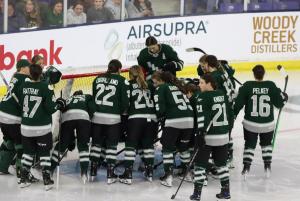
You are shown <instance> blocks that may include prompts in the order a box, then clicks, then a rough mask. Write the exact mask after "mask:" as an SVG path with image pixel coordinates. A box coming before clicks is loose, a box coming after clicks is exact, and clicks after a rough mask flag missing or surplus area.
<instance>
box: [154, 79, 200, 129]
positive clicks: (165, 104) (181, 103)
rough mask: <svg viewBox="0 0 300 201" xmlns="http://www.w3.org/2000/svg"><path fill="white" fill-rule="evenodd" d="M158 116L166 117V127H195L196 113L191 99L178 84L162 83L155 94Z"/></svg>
mask: <svg viewBox="0 0 300 201" xmlns="http://www.w3.org/2000/svg"><path fill="white" fill-rule="evenodd" d="M154 101H155V109H156V114H157V116H158V118H160V117H165V118H166V121H165V127H173V128H182V129H184V128H193V127H194V126H193V125H194V114H193V109H192V106H191V105H190V101H189V100H188V98H187V97H186V95H185V94H183V93H182V92H181V91H180V90H179V89H178V87H177V86H174V85H172V84H169V83H165V84H162V85H160V86H159V87H158V88H157V89H156V91H155V95H154Z"/></svg>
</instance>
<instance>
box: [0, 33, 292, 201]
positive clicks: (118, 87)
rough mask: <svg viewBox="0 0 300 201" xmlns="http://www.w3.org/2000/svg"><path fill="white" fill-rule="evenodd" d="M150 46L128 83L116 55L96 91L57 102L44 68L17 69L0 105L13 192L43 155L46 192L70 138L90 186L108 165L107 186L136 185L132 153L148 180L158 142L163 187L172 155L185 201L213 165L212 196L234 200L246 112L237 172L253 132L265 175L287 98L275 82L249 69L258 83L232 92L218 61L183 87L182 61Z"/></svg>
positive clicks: (1, 161)
mask: <svg viewBox="0 0 300 201" xmlns="http://www.w3.org/2000/svg"><path fill="white" fill-rule="evenodd" d="M146 46H147V47H146V48H145V49H143V50H142V51H141V52H140V55H139V57H138V58H137V60H138V64H139V65H134V66H132V67H130V68H129V80H126V79H125V78H124V77H123V76H121V74H120V73H121V68H122V64H121V62H120V61H119V60H116V59H113V60H111V61H110V62H109V64H108V68H107V71H106V73H104V74H101V75H99V76H97V77H96V78H95V80H94V81H93V85H92V94H85V93H83V92H82V91H81V90H78V91H75V92H74V93H73V94H72V96H70V97H69V98H67V99H66V100H65V99H63V98H61V97H59V98H57V97H55V95H54V92H53V88H52V87H51V85H49V79H45V77H47V76H46V75H45V74H43V73H42V71H43V68H42V66H41V65H40V64H38V63H29V62H28V61H27V60H24V59H21V60H19V61H18V63H17V72H16V73H15V74H14V76H13V78H12V79H11V81H10V85H9V90H8V92H7V94H6V95H5V96H4V98H3V99H2V101H1V103H0V123H1V130H2V133H3V143H2V145H1V147H0V172H1V173H8V167H9V166H10V164H11V163H12V161H13V160H14V158H15V160H16V162H15V163H16V171H17V177H18V178H19V180H18V183H19V186H20V187H21V188H24V187H27V186H29V185H30V184H31V183H33V182H36V181H37V179H36V178H34V177H33V176H32V174H31V173H30V169H31V168H32V165H33V163H34V161H35V159H36V158H39V163H40V166H41V167H42V175H43V181H44V186H45V188H46V190H49V189H50V188H51V187H52V186H53V184H54V181H53V179H52V174H53V172H54V170H55V168H56V166H57V165H58V164H59V162H60V160H61V159H62V157H63V156H64V155H65V153H66V152H67V151H68V150H72V149H73V148H72V146H73V144H74V141H75V140H76V141H77V143H76V144H77V148H78V151H79V162H80V168H81V177H82V180H83V182H84V183H85V182H87V180H88V175H89V177H90V181H94V180H95V178H96V176H97V170H98V168H99V166H100V165H101V164H103V163H104V161H105V163H106V164H107V183H108V184H112V183H115V182H116V181H118V180H119V181H120V182H121V183H125V184H132V172H133V164H134V161H135V158H136V154H137V153H138V154H139V155H140V157H141V159H142V162H143V164H144V169H143V171H144V176H145V179H146V180H147V181H152V180H153V171H154V152H155V150H154V143H155V142H156V141H158V140H159V141H160V143H161V144H162V155H163V167H164V175H162V176H161V177H160V180H161V184H162V185H164V186H167V187H171V186H172V182H173V174H174V168H175V167H174V157H175V155H179V158H180V163H181V165H180V169H181V172H180V173H179V174H180V176H182V177H185V179H187V180H190V181H193V182H194V191H193V193H192V195H191V196H190V199H191V200H200V198H201V192H202V187H203V186H204V185H206V181H207V174H208V172H209V171H211V170H212V169H214V170H215V172H216V175H217V176H218V178H219V179H220V183H221V192H220V193H218V194H216V197H217V198H218V199H219V200H230V198H231V196H230V182H229V181H230V179H229V168H230V167H231V166H232V164H231V162H232V159H233V149H232V145H233V143H232V135H231V131H232V129H233V126H234V120H235V117H236V116H237V115H238V113H239V112H240V110H242V108H245V115H244V120H243V127H244V139H245V147H244V155H243V164H244V168H243V171H242V174H243V175H244V176H245V178H246V175H247V174H248V172H249V171H250V167H251V163H252V160H253V157H254V149H255V147H256V143H257V138H258V136H259V137H260V145H261V147H262V157H263V161H264V169H265V171H266V174H267V176H269V175H270V171H271V162H272V139H273V133H274V126H275V124H274V112H273V110H274V109H273V108H274V106H275V107H277V108H282V107H283V106H284V104H285V103H286V101H287V99H288V96H287V94H286V93H285V92H282V91H281V90H280V89H279V88H277V87H276V85H275V84H274V83H273V82H272V81H264V80H263V78H264V74H265V69H264V67H263V66H262V65H256V66H255V67H254V68H253V70H252V71H253V75H254V79H255V80H254V81H247V82H245V83H244V84H243V85H242V86H241V87H240V88H239V89H238V92H237V89H236V88H237V87H236V84H235V81H234V77H233V74H234V70H233V69H232V68H231V67H230V66H228V64H227V63H226V62H224V61H222V62H221V61H219V60H218V59H217V58H216V57H215V56H214V55H203V56H202V57H201V58H200V60H199V63H200V64H199V66H198V69H197V71H198V75H199V76H200V80H199V82H198V83H196V82H194V81H192V80H186V81H185V82H184V81H181V80H178V79H177V78H176V71H180V70H181V69H182V67H183V61H182V60H180V59H179V58H178V56H177V53H176V52H175V51H174V50H173V49H172V48H171V47H170V46H168V45H165V44H159V43H158V42H157V40H156V39H155V38H154V37H151V36H150V37H148V38H147V39H146ZM50 77H51V76H50ZM50 80H53V79H50ZM50 84H53V82H50ZM57 110H60V111H61V121H60V135H59V141H58V142H57V143H54V145H53V140H52V129H51V127H52V114H53V113H54V112H56V111H57ZM124 127H125V128H124ZM159 128H161V129H162V135H161V137H160V138H158V130H159ZM124 130H125V131H126V132H125V133H126V137H125V149H124V150H125V155H124V166H125V171H124V172H123V174H121V175H117V174H116V173H115V168H116V166H117V155H118V151H117V146H118V143H119V141H120V139H121V137H122V135H123V133H124ZM75 131H76V132H75ZM90 142H91V143H90ZM53 146H54V150H53V151H51V150H52V148H53ZM210 159H212V160H210ZM209 160H210V162H209ZM191 166H192V169H193V173H192V174H191V172H190V169H191ZM88 170H89V173H88Z"/></svg>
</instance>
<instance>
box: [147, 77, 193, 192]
mask: <svg viewBox="0 0 300 201" xmlns="http://www.w3.org/2000/svg"><path fill="white" fill-rule="evenodd" d="M152 80H153V83H154V86H155V87H157V88H156V91H155V96H154V100H155V108H156V114H157V117H158V118H160V119H161V120H163V119H165V122H164V123H165V124H164V128H163V133H162V137H161V140H160V142H161V144H162V146H163V147H162V153H163V164H164V171H165V174H164V176H162V177H161V178H160V179H161V184H162V185H165V186H168V187H171V186H172V181H173V164H174V156H173V154H174V153H175V151H176V150H179V153H180V159H181V164H182V165H183V166H184V169H185V170H184V171H187V164H188V162H189V159H190V152H189V143H190V139H191V137H192V134H193V127H194V114H193V109H192V107H191V105H190V102H189V100H188V98H187V97H186V95H185V94H184V93H183V91H184V89H183V83H181V82H179V80H177V79H176V77H175V76H174V75H172V74H171V73H170V72H162V73H160V72H155V73H154V74H153V75H152Z"/></svg>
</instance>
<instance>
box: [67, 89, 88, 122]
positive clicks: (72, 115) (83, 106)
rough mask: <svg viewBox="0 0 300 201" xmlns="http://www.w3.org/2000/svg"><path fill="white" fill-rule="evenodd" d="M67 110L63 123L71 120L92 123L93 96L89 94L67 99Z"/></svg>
mask: <svg viewBox="0 0 300 201" xmlns="http://www.w3.org/2000/svg"><path fill="white" fill-rule="evenodd" d="M66 102H67V105H66V108H65V110H64V112H63V114H62V122H65V121H71V120H87V121H90V115H91V113H92V112H91V111H92V109H91V108H90V107H91V103H90V102H92V96H91V95H89V94H83V95H74V96H71V97H70V98H68V99H67V101H66Z"/></svg>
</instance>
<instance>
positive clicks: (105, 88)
mask: <svg viewBox="0 0 300 201" xmlns="http://www.w3.org/2000/svg"><path fill="white" fill-rule="evenodd" d="M121 68H122V64H121V62H120V61H119V60H116V59H113V60H111V61H110V62H109V64H108V69H107V72H106V73H104V74H102V75H99V76H98V77H96V78H95V80H94V82H93V103H94V105H95V112H94V114H93V118H92V147H91V153H90V160H91V172H90V175H91V179H92V180H93V179H94V178H95V177H96V176H97V166H98V161H99V158H100V153H101V145H103V144H104V145H105V147H106V160H107V165H108V167H107V183H108V184H111V183H114V182H116V181H117V175H116V174H115V173H114V167H115V164H116V159H117V145H118V142H119V138H120V135H121V114H123V113H125V112H126V111H127V109H128V107H129V95H130V91H129V83H128V81H127V80H126V79H125V78H124V77H123V76H121V75H120V73H121Z"/></svg>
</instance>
